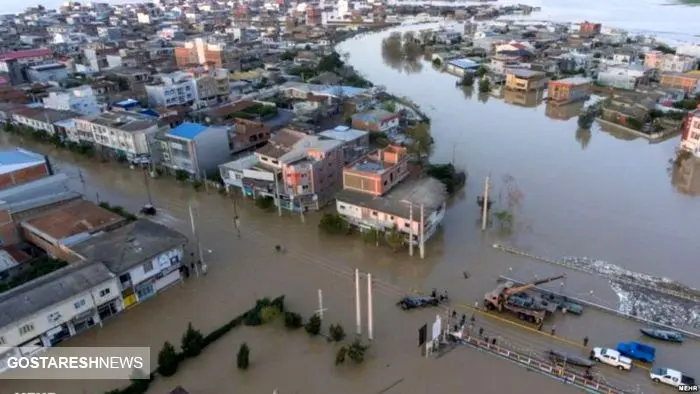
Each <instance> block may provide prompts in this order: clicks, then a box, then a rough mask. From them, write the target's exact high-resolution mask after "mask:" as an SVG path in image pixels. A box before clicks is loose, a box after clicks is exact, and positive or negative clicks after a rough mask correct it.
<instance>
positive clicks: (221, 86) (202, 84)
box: [193, 68, 231, 108]
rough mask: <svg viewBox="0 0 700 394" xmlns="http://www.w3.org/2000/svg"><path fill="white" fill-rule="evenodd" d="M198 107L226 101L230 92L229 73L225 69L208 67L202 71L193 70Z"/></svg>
mask: <svg viewBox="0 0 700 394" xmlns="http://www.w3.org/2000/svg"><path fill="white" fill-rule="evenodd" d="M193 74H194V78H195V81H196V86H197V97H198V100H199V102H198V103H197V104H198V106H199V107H202V108H204V107H207V106H213V105H216V104H219V103H221V102H224V101H228V99H229V94H230V93H231V87H230V80H231V78H230V73H229V71H228V70H226V69H222V68H217V69H213V68H211V69H209V70H207V71H204V72H198V71H194V72H193Z"/></svg>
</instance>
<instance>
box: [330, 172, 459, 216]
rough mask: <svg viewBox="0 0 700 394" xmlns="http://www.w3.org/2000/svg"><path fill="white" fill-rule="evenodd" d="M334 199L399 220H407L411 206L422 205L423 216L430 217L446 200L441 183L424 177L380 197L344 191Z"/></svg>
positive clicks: (408, 182)
mask: <svg viewBox="0 0 700 394" xmlns="http://www.w3.org/2000/svg"><path fill="white" fill-rule="evenodd" d="M336 199H337V200H338V201H344V202H347V203H349V204H353V205H358V206H361V207H364V208H368V209H372V210H375V211H379V212H384V213H388V214H390V215H394V216H398V217H401V218H408V217H409V215H410V212H409V210H410V208H409V206H410V205H411V204H412V205H413V206H414V207H419V206H421V205H423V207H424V213H425V215H430V214H431V213H432V212H434V211H436V210H437V209H439V208H440V207H442V204H443V203H444V202H445V201H446V200H447V192H446V191H445V186H444V185H443V184H442V182H440V181H438V180H437V179H435V178H431V177H425V178H420V179H416V180H407V181H404V182H402V183H400V184H399V185H398V186H396V187H395V188H394V189H392V190H391V191H389V193H387V194H385V195H384V196H382V197H375V196H372V195H371V194H366V193H362V192H358V191H354V190H348V189H344V190H341V191H340V192H339V193H338V194H337V195H336Z"/></svg>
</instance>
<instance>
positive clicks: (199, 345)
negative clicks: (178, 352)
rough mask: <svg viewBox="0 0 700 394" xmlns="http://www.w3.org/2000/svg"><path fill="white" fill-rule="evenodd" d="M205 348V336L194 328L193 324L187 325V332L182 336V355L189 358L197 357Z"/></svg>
mask: <svg viewBox="0 0 700 394" xmlns="http://www.w3.org/2000/svg"><path fill="white" fill-rule="evenodd" d="M203 348H204V335H202V333H201V332H199V330H195V329H194V327H192V323H189V324H188V325H187V331H185V334H184V335H183V336H182V353H183V355H184V356H185V357H187V358H192V357H196V356H198V355H199V353H201V352H202V349H203Z"/></svg>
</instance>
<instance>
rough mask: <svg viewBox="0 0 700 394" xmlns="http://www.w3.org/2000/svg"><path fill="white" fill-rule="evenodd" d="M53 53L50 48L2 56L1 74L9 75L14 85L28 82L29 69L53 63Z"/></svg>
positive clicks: (0, 61) (0, 63)
mask: <svg viewBox="0 0 700 394" xmlns="http://www.w3.org/2000/svg"><path fill="white" fill-rule="evenodd" d="M52 59H53V52H52V51H51V50H50V49H48V48H39V49H27V50H22V51H13V52H6V53H3V54H0V73H7V74H8V75H9V77H10V83H12V84H13V85H16V84H21V83H24V82H26V74H25V71H26V69H27V68H28V67H30V66H34V65H37V64H44V63H47V62H51V61H52Z"/></svg>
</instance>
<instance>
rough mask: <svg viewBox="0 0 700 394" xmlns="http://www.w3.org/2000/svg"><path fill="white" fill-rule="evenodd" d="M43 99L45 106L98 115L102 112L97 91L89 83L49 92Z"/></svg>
mask: <svg viewBox="0 0 700 394" xmlns="http://www.w3.org/2000/svg"><path fill="white" fill-rule="evenodd" d="M43 101H44V108H50V109H55V110H61V111H74V112H77V113H79V114H81V115H97V114H99V113H100V112H101V108H100V105H99V104H98V103H97V97H96V96H95V92H94V91H93V90H92V88H91V87H90V86H87V85H84V86H80V87H77V88H74V89H69V90H67V91H65V92H49V96H48V97H45V98H44V100H43Z"/></svg>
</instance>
